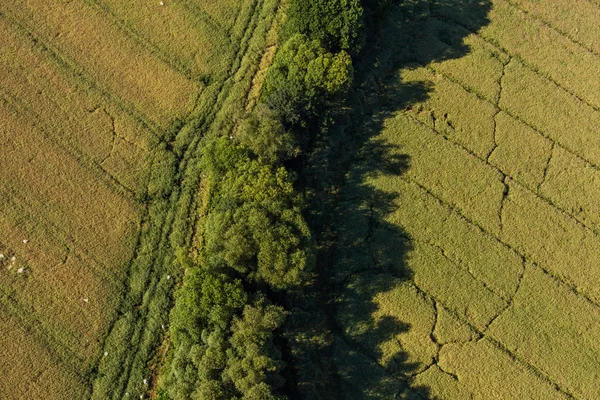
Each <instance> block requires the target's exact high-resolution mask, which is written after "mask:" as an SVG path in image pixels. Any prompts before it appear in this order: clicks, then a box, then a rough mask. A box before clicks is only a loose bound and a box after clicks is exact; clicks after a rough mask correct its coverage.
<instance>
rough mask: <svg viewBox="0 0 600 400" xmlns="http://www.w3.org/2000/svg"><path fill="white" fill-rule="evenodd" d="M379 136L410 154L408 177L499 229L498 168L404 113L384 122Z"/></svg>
mask: <svg viewBox="0 0 600 400" xmlns="http://www.w3.org/2000/svg"><path fill="white" fill-rule="evenodd" d="M382 139H383V140H384V141H385V142H387V143H389V145H390V146H393V147H394V148H396V149H397V150H396V154H398V153H400V154H402V153H408V154H410V155H411V157H410V167H409V169H408V170H407V171H406V176H407V177H409V178H410V179H414V180H415V181H416V182H418V183H419V184H420V185H422V186H424V187H425V188H427V189H428V190H430V191H431V192H432V193H434V194H435V195H436V196H440V197H441V198H443V199H445V200H446V201H448V202H449V203H451V204H452V205H453V206H454V207H457V208H459V209H461V210H464V212H465V214H466V215H468V216H469V217H470V218H472V219H473V220H476V221H477V222H479V223H480V224H481V225H483V226H485V227H488V229H490V230H494V231H495V230H497V229H498V227H499V223H500V221H499V219H498V207H499V206H500V202H501V200H502V193H503V191H504V184H503V183H502V175H501V174H500V173H499V172H498V171H496V170H494V169H493V168H491V167H489V166H488V165H486V164H485V163H484V162H482V161H481V160H480V159H478V158H476V157H474V156H473V155H471V154H469V153H468V152H466V151H464V150H463V149H461V148H460V147H459V146H457V145H455V144H453V143H452V142H450V141H448V140H446V139H445V138H444V137H442V136H441V135H438V134H437V133H435V132H434V131H433V130H432V129H431V128H429V127H427V126H426V125H423V124H420V123H419V122H417V121H415V120H414V119H413V118H411V117H410V116H408V115H406V114H403V113H399V114H398V115H397V116H396V117H395V118H394V119H393V120H390V121H388V122H387V123H386V126H385V127H384V134H383V136H382ZM464 182H469V184H464Z"/></svg>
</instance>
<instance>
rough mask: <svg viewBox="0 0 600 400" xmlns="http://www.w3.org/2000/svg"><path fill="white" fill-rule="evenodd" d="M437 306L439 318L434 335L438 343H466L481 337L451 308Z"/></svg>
mask: <svg viewBox="0 0 600 400" xmlns="http://www.w3.org/2000/svg"><path fill="white" fill-rule="evenodd" d="M436 308H437V319H436V321H435V329H434V330H433V336H434V337H435V340H436V342H437V343H439V344H440V345H444V344H447V343H465V342H470V341H473V340H476V339H478V338H479V335H478V334H477V333H476V332H475V330H474V329H473V328H472V327H471V326H469V325H468V324H466V323H465V322H464V321H461V320H460V319H459V318H457V317H456V316H455V315H454V314H453V313H451V312H450V311H449V310H447V309H446V308H444V307H443V306H439V305H438V306H436Z"/></svg>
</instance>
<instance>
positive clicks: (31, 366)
mask: <svg viewBox="0 0 600 400" xmlns="http://www.w3.org/2000/svg"><path fill="white" fill-rule="evenodd" d="M0 323H1V324H2V335H1V337H0V344H1V345H2V348H3V349H4V350H3V357H2V359H1V360H0V373H2V376H3V377H11V379H2V380H0V393H3V396H4V398H7V399H11V398H13V399H22V398H31V399H42V398H48V397H51V398H84V397H86V396H87V395H88V393H87V387H86V385H85V383H84V382H83V381H82V379H81V378H80V377H79V376H77V374H75V373H73V372H71V371H69V370H68V369H65V368H64V366H63V365H61V364H60V363H57V360H56V359H55V357H53V355H52V353H51V352H50V351H49V349H47V348H44V347H43V346H42V345H41V344H40V343H39V342H38V341H36V340H35V337H34V336H32V335H31V334H30V333H29V332H27V330H25V329H23V327H22V326H21V324H20V323H19V322H18V321H17V320H16V319H15V318H11V317H10V316H8V315H7V313H6V310H4V309H2V312H1V313H0Z"/></svg>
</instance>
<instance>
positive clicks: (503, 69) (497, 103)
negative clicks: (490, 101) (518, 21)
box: [485, 56, 512, 164]
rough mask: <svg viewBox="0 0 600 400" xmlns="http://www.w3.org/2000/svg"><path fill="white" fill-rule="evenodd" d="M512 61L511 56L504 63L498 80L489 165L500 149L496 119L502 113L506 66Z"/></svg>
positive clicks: (486, 159)
mask: <svg viewBox="0 0 600 400" xmlns="http://www.w3.org/2000/svg"><path fill="white" fill-rule="evenodd" d="M498 61H500V60H498ZM511 61H512V57H511V56H509V58H508V61H506V62H505V63H502V72H501V73H500V77H499V78H498V81H497V84H498V96H497V97H496V104H495V112H494V115H493V116H492V123H493V126H494V131H493V132H494V147H493V148H492V149H491V150H490V152H489V153H488V154H487V156H486V157H485V161H486V163H488V164H489V162H490V157H491V156H492V154H493V153H494V151H495V150H496V149H497V148H498V136H497V133H498V132H497V130H498V126H497V125H498V122H497V120H496V118H497V117H498V114H500V111H502V110H501V109H500V102H501V100H502V91H503V87H502V80H503V79H504V75H505V74H506V66H507V65H508V64H510V62H511ZM500 62H501V61H500Z"/></svg>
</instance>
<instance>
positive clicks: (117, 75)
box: [0, 0, 198, 128]
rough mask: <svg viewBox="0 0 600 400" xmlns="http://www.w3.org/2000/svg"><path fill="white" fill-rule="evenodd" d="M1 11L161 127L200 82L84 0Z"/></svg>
mask: <svg viewBox="0 0 600 400" xmlns="http://www.w3.org/2000/svg"><path fill="white" fill-rule="evenodd" d="M0 10H1V11H2V12H4V13H6V14H8V15H9V16H10V17H12V18H15V19H16V20H17V21H18V22H19V24H22V25H23V26H25V27H26V29H27V30H28V31H30V32H32V33H33V34H34V36H37V37H38V38H39V39H40V40H41V41H42V42H43V43H46V44H48V45H49V46H51V47H52V48H53V49H56V50H58V51H59V52H60V53H61V56H63V55H64V56H65V57H66V59H67V63H69V64H70V65H71V66H72V68H74V69H76V70H77V72H79V73H83V74H84V75H86V76H91V77H92V79H93V80H94V81H97V82H98V83H99V85H100V86H101V87H103V88H104V89H105V90H110V91H112V92H114V93H115V94H117V96H118V97H119V98H121V99H124V100H125V101H127V102H129V103H131V104H133V105H135V106H136V107H138V108H139V109H141V110H142V112H143V113H144V114H145V116H146V117H147V118H149V119H151V120H152V121H154V123H156V124H157V125H158V126H161V127H165V128H166V127H168V126H169V125H170V124H171V123H172V121H173V120H174V119H176V118H182V117H184V116H185V115H187V113H188V112H189V111H190V110H191V108H192V107H193V102H194V99H195V98H196V96H197V92H198V85H197V84H195V83H193V82H191V81H189V80H187V79H186V78H185V77H184V76H182V75H181V74H180V73H178V72H176V71H174V70H173V69H171V68H170V67H168V66H167V65H166V64H164V63H163V62H161V61H158V60H157V59H156V58H155V57H154V56H153V55H152V53H151V52H150V51H149V50H147V49H145V48H144V47H143V46H141V45H140V44H138V43H136V42H135V41H134V40H133V39H131V38H130V37H129V36H127V35H126V34H125V32H123V31H122V30H120V29H119V28H118V27H117V26H116V25H115V24H111V23H109V22H108V21H107V19H106V16H104V15H102V14H101V13H100V12H99V11H98V10H95V9H93V8H92V7H90V6H87V5H84V4H82V3H81V2H68V3H64V2H60V3H52V4H49V3H47V2H45V1H42V0H22V1H18V2H15V3H3V4H2V5H1V6H0ZM107 60H110V62H107Z"/></svg>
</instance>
